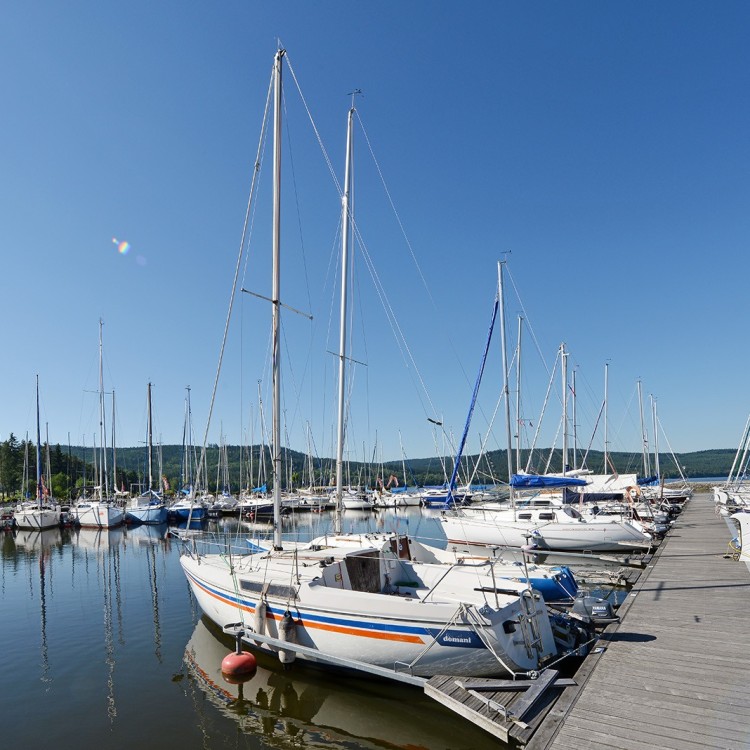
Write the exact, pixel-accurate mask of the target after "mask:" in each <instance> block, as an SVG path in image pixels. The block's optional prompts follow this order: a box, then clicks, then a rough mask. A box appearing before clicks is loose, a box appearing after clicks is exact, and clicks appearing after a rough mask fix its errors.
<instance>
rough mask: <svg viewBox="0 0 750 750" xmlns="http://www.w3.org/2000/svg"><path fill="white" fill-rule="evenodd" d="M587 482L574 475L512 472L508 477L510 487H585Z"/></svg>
mask: <svg viewBox="0 0 750 750" xmlns="http://www.w3.org/2000/svg"><path fill="white" fill-rule="evenodd" d="M586 484H587V482H586V480H584V479H577V478H576V477H547V476H540V475H539V474H514V475H513V476H512V477H511V478H510V486H511V487H532V488H535V489H536V488H540V489H541V488H544V487H585V486H586Z"/></svg>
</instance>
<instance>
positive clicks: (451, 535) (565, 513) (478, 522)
mask: <svg viewBox="0 0 750 750" xmlns="http://www.w3.org/2000/svg"><path fill="white" fill-rule="evenodd" d="M498 298H499V308H500V327H501V336H502V355H503V388H504V401H505V410H506V414H505V421H506V438H507V464H508V476H509V477H510V481H509V484H510V490H511V496H510V504H509V508H508V509H507V510H495V511H493V512H491V513H489V514H487V515H485V516H483V517H478V516H477V515H476V514H471V515H470V514H469V513H466V512H464V511H463V510H462V509H456V510H453V511H451V512H446V513H444V515H443V516H442V519H441V520H442V526H443V530H444V532H445V535H446V537H447V539H448V541H449V543H451V544H461V545H468V546H472V547H475V546H485V547H516V548H521V547H535V548H538V549H545V550H556V551H580V550H585V551H598V552H603V551H618V550H619V551H624V550H625V549H644V548H648V547H649V546H650V545H651V544H652V542H653V540H652V538H651V536H650V535H649V534H647V533H645V532H644V531H643V530H642V528H641V527H639V526H638V525H636V524H635V523H632V522H630V521H627V520H618V519H611V520H610V519H607V520H603V519H596V520H587V519H586V518H584V517H583V516H582V515H581V513H579V512H578V511H577V510H576V509H575V508H573V507H571V506H569V505H565V506H563V507H560V508H555V507H548V508H539V507H527V508H519V507H517V505H516V503H515V496H514V490H515V489H516V487H518V486H519V485H521V486H524V484H526V485H527V486H528V482H531V481H533V482H534V483H536V484H537V486H539V487H541V486H545V484H546V485H551V484H555V485H556V486H558V487H563V486H565V484H566V483H568V484H581V485H582V484H584V482H582V480H578V479H574V478H570V479H568V478H566V477H544V476H539V477H537V476H532V475H520V476H519V475H513V468H512V467H513V462H512V453H511V434H510V433H511V430H510V405H509V398H508V395H509V390H508V367H507V355H506V351H505V314H504V299H503V264H502V263H498ZM488 345H489V341H488ZM566 387H567V386H566ZM564 404H565V400H563V407H564ZM563 433H565V430H563ZM563 453H564V454H565V449H564V450H563ZM459 458H460V456H459ZM457 461H458V459H457ZM455 474H456V470H455V469H454V476H455ZM532 486H533V485H532Z"/></svg>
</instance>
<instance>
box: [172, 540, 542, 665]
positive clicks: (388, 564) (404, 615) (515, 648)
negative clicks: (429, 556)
mask: <svg viewBox="0 0 750 750" xmlns="http://www.w3.org/2000/svg"><path fill="white" fill-rule="evenodd" d="M348 558H355V559H354V560H349V562H347V559H348ZM331 559H333V562H330V563H327V564H325V565H324V566H322V567H321V566H320V562H321V561H325V560H331ZM181 563H182V566H183V569H184V571H185V574H186V575H187V578H188V581H189V583H190V586H191V588H192V591H193V594H194V595H195V597H196V599H197V600H198V603H199V605H200V607H201V609H202V610H203V611H204V612H205V613H206V615H208V617H209V618H211V619H212V620H213V621H214V622H216V623H217V624H218V625H220V626H222V627H223V626H225V625H228V624H230V623H236V622H238V621H243V622H244V625H245V627H246V628H249V629H251V630H252V629H253V628H256V629H262V631H261V632H265V634H266V635H268V636H270V637H273V638H279V637H280V631H279V623H280V622H281V620H282V618H283V617H284V614H285V613H287V612H291V614H292V616H293V618H294V620H295V621H296V628H295V630H296V639H297V643H299V644H300V645H302V646H307V647H309V648H314V649H317V650H318V651H320V652H321V653H322V654H328V655H332V656H335V657H338V658H343V659H348V660H355V661H359V662H366V663H368V664H372V665H376V666H380V667H384V668H391V669H393V668H396V667H397V665H400V668H401V669H407V668H408V667H406V666H405V665H410V664H411V665H412V671H413V673H414V674H419V675H423V676H430V675H433V674H438V673H446V674H456V675H474V676H481V675H507V674H509V673H513V672H527V671H529V670H536V669H539V668H540V666H541V664H540V661H543V660H545V659H548V658H551V657H552V656H553V655H554V654H555V652H556V646H555V642H554V636H553V634H552V630H551V624H550V620H549V615H548V613H547V611H546V606H545V605H544V602H543V600H542V599H541V598H538V597H532V596H531V595H530V594H529V593H528V589H525V590H526V592H527V593H526V594H525V595H521V596H519V595H518V594H514V595H509V594H507V593H498V594H495V593H494V592H495V584H494V583H493V580H492V578H491V576H488V575H484V576H483V575H479V576H478V573H477V570H476V569H474V568H472V567H471V566H464V565H456V566H453V567H451V568H450V569H449V568H448V567H447V566H445V565H428V564H420V563H413V562H411V561H406V560H397V559H389V560H388V559H384V558H383V557H382V556H380V555H379V553H378V552H377V551H376V550H361V549H359V550H356V551H351V550H348V551H342V550H341V549H336V548H327V549H323V550H311V549H300V550H298V551H297V553H296V554H293V553H292V552H283V553H274V552H271V553H260V554H255V555H246V556H244V557H239V558H238V557H234V558H233V559H232V564H233V570H234V573H235V574H234V575H232V572H230V569H229V566H228V558H227V556H225V555H221V556H220V555H204V556H202V557H200V558H198V557H195V556H191V555H188V554H183V556H182V557H181ZM292 574H294V575H292ZM350 574H351V576H350ZM298 575H299V578H296V576H298ZM295 580H297V581H299V583H298V584H295V585H294V586H290V582H292V581H295ZM399 583H400V584H401V585H400V586H399V585H397V584H399ZM405 583H409V584H410V585H409V586H405V585H404V584H405ZM436 584H437V585H436ZM485 585H486V586H487V587H488V588H491V590H492V592H493V593H491V594H490V593H486V592H483V591H482V588H483V586H485ZM264 587H265V591H266V596H265V602H266V606H267V609H266V614H265V618H262V619H260V620H259V621H258V622H255V613H256V608H257V607H258V605H259V599H260V598H261V597H262V594H261V592H262V591H263V590H264ZM508 587H511V588H512V589H514V590H517V591H519V592H521V591H523V590H524V586H523V585H522V584H514V583H512V582H510V581H504V582H503V588H504V589H507V588H508ZM365 588H368V589H370V590H363V589H365ZM430 592H431V593H430ZM394 594H395V595H394ZM524 608H526V609H524ZM524 612H528V613H529V614H530V615H531V616H530V617H527V616H526V614H524ZM519 621H520V623H519ZM508 630H510V631H511V632H506V631H508ZM532 630H533V631H535V632H536V634H537V635H538V636H539V638H540V642H541V645H540V649H539V650H538V651H537V650H535V649H534V648H527V645H528V644H529V643H530V640H529V639H531V638H533V637H534V636H533V635H532V632H531V631H532ZM477 631H481V635H480V634H479V633H478V632H477ZM485 640H486V641H488V642H489V643H490V644H491V646H492V649H493V650H494V651H495V653H496V654H498V656H499V658H500V661H498V659H497V658H496V657H495V656H494V655H493V653H492V651H490V650H489V649H488V648H487V647H486V645H485V642H484V641H485Z"/></svg>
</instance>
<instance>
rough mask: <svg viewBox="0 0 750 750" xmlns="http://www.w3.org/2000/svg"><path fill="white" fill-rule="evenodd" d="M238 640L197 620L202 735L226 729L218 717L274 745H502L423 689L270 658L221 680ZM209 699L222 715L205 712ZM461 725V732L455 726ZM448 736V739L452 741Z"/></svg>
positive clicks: (192, 648)
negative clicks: (239, 677) (234, 678)
mask: <svg viewBox="0 0 750 750" xmlns="http://www.w3.org/2000/svg"><path fill="white" fill-rule="evenodd" d="M233 649H234V641H233V640H232V639H231V638H229V637H227V636H226V635H225V634H223V633H222V632H221V631H220V630H218V629H217V628H216V626H214V625H213V623H211V622H210V621H208V620H206V619H203V620H201V621H199V622H198V624H197V625H196V627H195V630H194V631H193V634H192V636H191V638H190V640H189V642H188V644H187V647H186V649H185V665H186V667H187V670H188V675H189V677H190V678H191V682H190V683H189V688H188V689H189V690H193V691H198V694H197V695H196V694H194V695H193V697H194V705H195V706H196V711H197V713H198V715H199V718H200V720H201V722H202V729H203V733H204V736H206V737H207V739H209V740H210V739H211V736H212V734H213V733H215V732H218V731H220V729H219V727H218V726H215V723H216V721H217V720H218V719H219V716H223V717H225V718H228V719H230V720H231V721H233V722H235V723H236V725H237V727H238V728H239V730H240V731H241V732H243V733H246V734H253V735H260V736H262V737H264V738H265V739H266V740H267V741H268V743H269V745H273V746H274V747H276V746H280V747H305V748H309V747H321V748H322V747H326V748H341V749H342V750H343V749H344V748H352V747H362V748H384V747H394V748H395V747H399V748H433V747H446V746H447V744H446V743H447V742H448V741H449V742H450V747H451V748H452V749H453V750H463V748H466V749H467V750H468V749H469V748H473V749H474V750H479V749H481V748H489V747H498V743H497V740H496V739H493V738H492V737H491V736H490V735H488V734H485V733H484V732H482V731H481V730H480V729H478V728H476V727H474V726H473V725H471V724H469V723H465V724H464V723H460V724H457V722H458V719H457V718H456V716H455V714H452V713H450V712H448V711H447V710H445V709H443V708H442V707H441V706H440V705H439V704H438V703H436V702H434V701H432V700H430V699H428V698H426V697H425V696H424V695H423V693H422V692H421V691H420V690H419V689H418V688H412V687H408V686H405V685H400V684H395V683H394V684H391V683H386V682H383V681H379V680H369V681H368V680H365V679H363V678H362V677H354V676H349V675H343V674H340V673H337V674H332V673H330V672H328V671H326V672H323V671H321V670H317V669H315V668H311V667H309V666H307V665H301V664H294V665H292V666H291V668H289V669H284V667H283V666H282V665H281V664H280V663H279V662H278V661H276V659H275V658H274V657H273V656H270V655H268V654H261V653H258V654H257V658H258V668H257V670H256V672H255V674H254V675H253V676H252V677H251V678H250V679H248V680H247V681H246V682H244V683H237V684H233V683H232V682H228V681H227V679H226V678H225V677H224V676H223V675H222V674H221V661H222V659H223V658H224V657H225V656H226V655H227V653H229V652H230V651H232V650H233ZM201 696H203V697H205V698H207V699H208V701H209V702H210V704H212V706H213V708H214V710H215V712H216V713H212V712H211V711H207V710H206V709H205V708H203V707H202V706H203V701H201V700H200V697H201ZM458 726H460V731H457V727H458ZM457 735H458V736H457ZM448 738H450V740H448Z"/></svg>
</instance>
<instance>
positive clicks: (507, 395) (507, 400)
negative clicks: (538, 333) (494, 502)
mask: <svg viewBox="0 0 750 750" xmlns="http://www.w3.org/2000/svg"><path fill="white" fill-rule="evenodd" d="M504 265H505V261H499V262H498V264H497V289H498V295H499V297H500V300H499V301H500V340H501V342H502V350H503V396H504V398H505V439H506V445H507V446H508V447H507V449H506V456H507V459H508V487H509V489H510V499H511V501H512V500H513V487H512V485H511V483H510V480H511V476H512V475H513V448H512V446H511V434H510V433H511V430H510V393H509V390H508V353H507V351H506V342H505V295H504V290H503V266H504Z"/></svg>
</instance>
